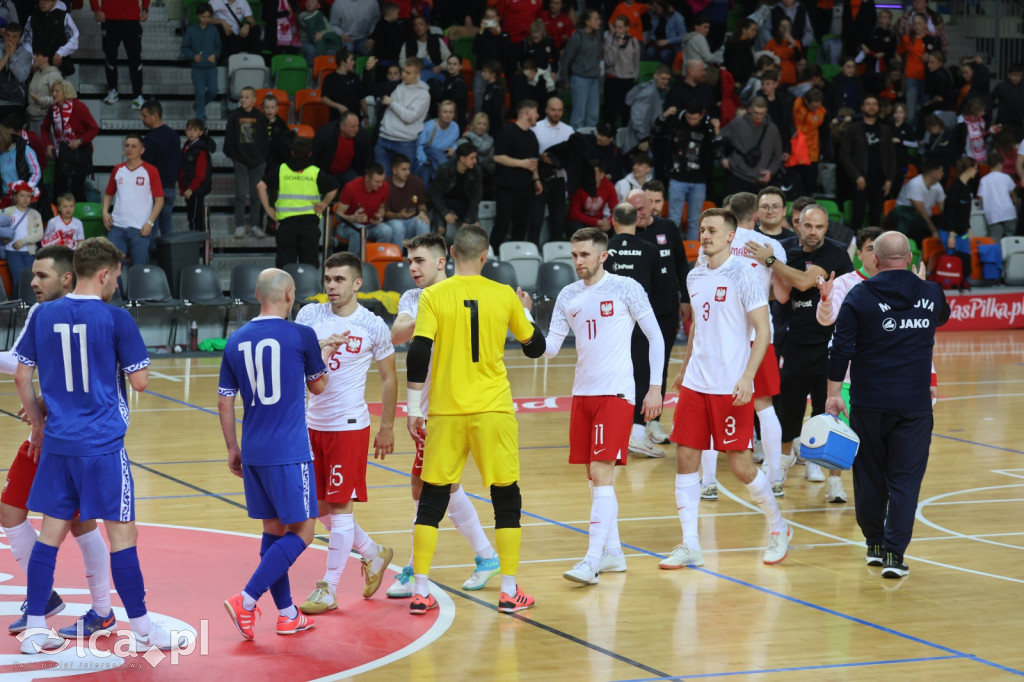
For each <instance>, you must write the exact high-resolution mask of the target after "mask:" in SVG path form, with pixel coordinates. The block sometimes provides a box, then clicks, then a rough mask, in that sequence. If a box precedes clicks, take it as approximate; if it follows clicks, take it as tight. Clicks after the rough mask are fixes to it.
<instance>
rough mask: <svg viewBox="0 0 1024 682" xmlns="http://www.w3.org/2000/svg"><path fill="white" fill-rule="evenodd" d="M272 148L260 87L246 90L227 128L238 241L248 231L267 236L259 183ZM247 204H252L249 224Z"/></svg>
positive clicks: (236, 237) (243, 90) (225, 142)
mask: <svg viewBox="0 0 1024 682" xmlns="http://www.w3.org/2000/svg"><path fill="white" fill-rule="evenodd" d="M269 149H270V140H269V138H268V137H267V118H266V116H264V115H263V112H261V111H260V110H259V109H257V108H256V88H249V87H245V88H242V94H241V98H240V100H239V103H238V108H237V109H235V110H234V111H232V112H231V113H230V114H229V115H228V120H227V125H226V126H225V129H224V154H225V155H226V156H227V157H228V158H229V159H231V161H232V162H233V163H234V167H235V239H242V238H243V237H245V235H246V232H247V231H248V233H249V234H250V235H251V236H253V237H257V238H260V237H265V236H267V235H266V233H265V232H264V231H263V230H262V229H260V202H259V200H258V199H257V198H256V197H257V196H258V194H257V193H256V184H257V183H258V182H259V181H260V180H262V179H263V173H264V171H265V170H266V168H267V153H268V151H269ZM246 202H249V218H248V221H246V216H245V204H246Z"/></svg>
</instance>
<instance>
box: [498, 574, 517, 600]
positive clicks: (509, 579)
mask: <svg viewBox="0 0 1024 682" xmlns="http://www.w3.org/2000/svg"><path fill="white" fill-rule="evenodd" d="M501 591H502V592H504V593H505V594H510V595H512V596H515V594H516V577H515V576H514V575H503V576H501Z"/></svg>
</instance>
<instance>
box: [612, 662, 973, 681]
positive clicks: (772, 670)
mask: <svg viewBox="0 0 1024 682" xmlns="http://www.w3.org/2000/svg"><path fill="white" fill-rule="evenodd" d="M958 658H966V659H971V658H973V656H926V657H923V658H898V659H892V660H889V661H864V662H863V663H833V664H831V665H805V666H797V667H793V668H768V669H765V670H737V671H735V672H731V673H700V674H697V675H687V676H686V679H688V680H699V679H706V678H710V677H734V676H736V675H767V674H771V673H792V672H801V671H804V670H832V669H835V668H863V667H866V666H871V665H893V664H899V663H927V662H929V661H949V660H955V659H958ZM678 679H679V678H678V677H642V678H637V679H631V680H617V682H660V681H661V680H678Z"/></svg>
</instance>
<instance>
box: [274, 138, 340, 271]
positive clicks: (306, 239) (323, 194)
mask: <svg viewBox="0 0 1024 682" xmlns="http://www.w3.org/2000/svg"><path fill="white" fill-rule="evenodd" d="M312 152H313V142H312V141H311V140H310V139H309V138H305V137H296V138H295V139H294V140H293V141H292V156H291V158H290V159H288V161H286V162H285V163H282V164H281V166H280V168H268V169H267V174H266V175H265V176H264V178H263V180H261V181H260V182H259V183H258V184H257V185H256V191H257V192H258V193H259V197H260V203H261V204H263V210H264V211H266V212H267V215H268V216H270V219H271V220H276V221H277V234H276V238H277V259H276V260H277V263H276V264H277V267H279V268H283V267H284V266H285V265H287V264H288V263H294V262H296V261H298V262H300V263H308V264H310V265H314V266H319V264H320V259H319V253H320V216H321V215H323V213H324V212H325V211H326V210H327V206H328V205H329V204H330V203H331V201H332V200H333V199H334V196H335V195H336V194H337V193H338V181H337V180H335V179H334V177H333V176H331V174H330V173H327V172H325V171H322V170H320V169H319V168H317V167H316V166H314V165H313V161H312V159H311V158H310V157H311V155H312ZM271 194H275V195H276V196H277V201H276V202H275V204H274V207H273V208H271V206H270V195H271Z"/></svg>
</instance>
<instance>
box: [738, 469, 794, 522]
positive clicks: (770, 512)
mask: <svg viewBox="0 0 1024 682" xmlns="http://www.w3.org/2000/svg"><path fill="white" fill-rule="evenodd" d="M747 490H749V491H750V496H751V497H753V498H754V502H757V506H758V507H760V508H761V511H763V512H764V516H765V518H766V519H768V528H770V529H771V532H773V533H780V532H782V531H785V530H786V522H785V521H783V520H782V513H781V512H780V511H779V505H778V503H777V502H776V501H775V495H774V494H773V493H772V484H771V483H770V482H769V481H768V477H767V476H765V475H764V472H763V471H761V470H760V469H758V470H757V476H755V477H754V480H753V481H751V482H750V483H748V484H747Z"/></svg>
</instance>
